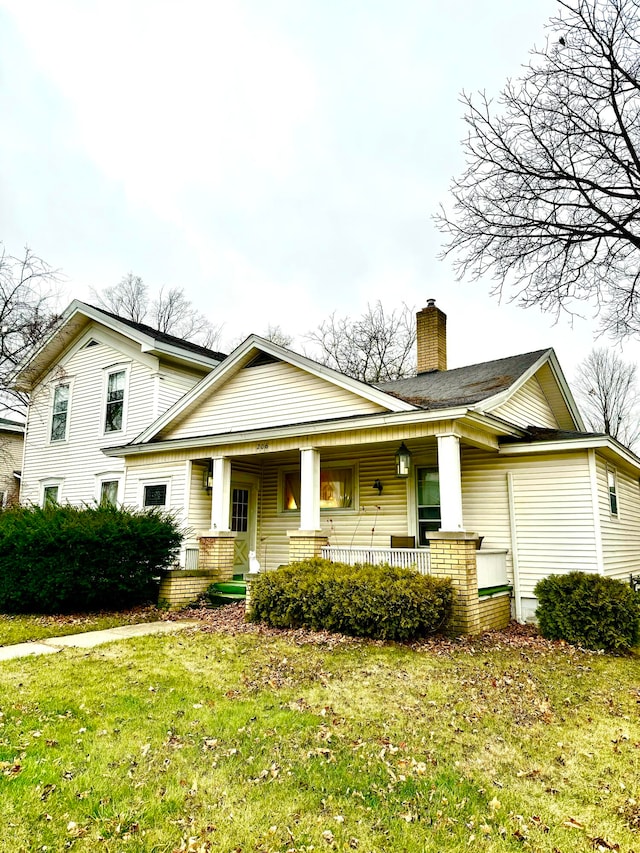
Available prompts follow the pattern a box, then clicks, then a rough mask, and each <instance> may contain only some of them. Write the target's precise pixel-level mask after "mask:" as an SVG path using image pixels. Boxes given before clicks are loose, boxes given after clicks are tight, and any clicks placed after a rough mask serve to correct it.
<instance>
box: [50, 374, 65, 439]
mask: <svg viewBox="0 0 640 853" xmlns="http://www.w3.org/2000/svg"><path fill="white" fill-rule="evenodd" d="M68 424H69V385H68V384H65V385H56V387H55V389H54V392H53V408H52V412H51V441H64V440H65V439H66V437H67V426H68Z"/></svg>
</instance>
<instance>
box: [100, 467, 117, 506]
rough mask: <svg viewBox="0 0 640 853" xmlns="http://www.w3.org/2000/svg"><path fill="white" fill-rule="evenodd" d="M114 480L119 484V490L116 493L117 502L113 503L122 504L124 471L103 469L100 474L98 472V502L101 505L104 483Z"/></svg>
mask: <svg viewBox="0 0 640 853" xmlns="http://www.w3.org/2000/svg"><path fill="white" fill-rule="evenodd" d="M114 482H115V483H117V484H118V490H117V495H116V502H115V504H113V506H120V505H121V504H122V471H102V472H101V473H100V474H96V490H95V501H96V504H98V505H100V504H101V503H102V487H103V485H104V484H105V483H114Z"/></svg>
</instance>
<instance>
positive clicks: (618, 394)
mask: <svg viewBox="0 0 640 853" xmlns="http://www.w3.org/2000/svg"><path fill="white" fill-rule="evenodd" d="M575 389H576V396H577V398H578V402H579V403H580V405H581V408H582V412H583V414H584V416H585V421H586V422H587V425H588V427H589V429H591V430H594V431H597V432H605V433H607V434H608V435H610V436H611V437H612V438H615V439H617V440H618V441H620V442H622V444H624V445H626V446H627V447H630V448H631V449H633V447H634V445H635V444H636V443H637V441H638V439H639V438H640V389H639V388H638V371H637V367H636V365H635V364H632V363H630V362H625V361H623V360H622V359H621V358H619V357H618V356H617V355H616V354H615V353H614V352H612V351H611V350H608V349H593V350H591V352H590V353H589V355H588V356H587V357H586V359H585V360H584V361H583V362H582V364H580V366H579V367H578V371H577V374H576V378H575Z"/></svg>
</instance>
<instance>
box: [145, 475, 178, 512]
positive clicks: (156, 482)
mask: <svg viewBox="0 0 640 853" xmlns="http://www.w3.org/2000/svg"><path fill="white" fill-rule="evenodd" d="M153 486H165V488H166V492H165V496H164V504H163V505H162V506H161V505H160V504H151V505H150V506H147V505H146V504H145V502H144V494H145V490H146V489H147V488H150V487H153ZM139 500H140V506H141V507H142V509H169V508H170V506H171V479H170V478H169V477H145V478H144V479H141V480H140V495H139Z"/></svg>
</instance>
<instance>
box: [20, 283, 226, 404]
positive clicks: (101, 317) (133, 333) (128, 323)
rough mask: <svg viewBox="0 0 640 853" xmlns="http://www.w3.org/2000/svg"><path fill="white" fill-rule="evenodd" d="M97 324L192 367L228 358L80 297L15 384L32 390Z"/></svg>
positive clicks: (208, 367)
mask: <svg viewBox="0 0 640 853" xmlns="http://www.w3.org/2000/svg"><path fill="white" fill-rule="evenodd" d="M93 323H98V324H100V325H102V326H105V327H106V328H107V329H110V330H111V331H113V332H117V333H118V334H120V335H123V336H124V337H126V338H128V339H130V340H131V341H133V342H135V343H136V344H138V345H139V346H140V349H141V350H142V352H148V353H150V354H153V355H155V356H157V357H158V358H163V359H166V360H169V361H172V362H175V363H176V364H178V365H182V366H184V367H188V368H190V369H191V370H199V371H201V372H202V371H203V370H211V369H212V368H214V367H215V366H217V365H218V364H219V363H220V362H221V361H222V360H223V359H224V358H225V356H224V354H223V353H219V352H216V351H214V350H209V349H207V348H206V347H201V346H199V345H198V344H193V343H191V342H190V341H184V340H182V339H180V338H177V337H175V336H174V335H168V334H166V333H164V332H160V331H158V330H157V329H153V328H152V327H151V326H146V325H145V324H143V323H135V322H134V321H133V320H128V319H126V318H124V317H118V316H117V315H115V314H112V313H110V312H109V311H103V310H102V309H101V308H96V307H95V306H94V305H89V304H87V303H85V302H80V301H79V300H77V299H76V300H74V301H73V302H72V303H71V304H70V305H69V307H68V308H67V309H66V310H65V311H64V313H63V315H62V317H61V319H60V322H59V323H58V325H57V326H56V328H55V329H54V330H53V331H52V332H51V333H50V334H49V335H48V336H47V338H46V339H45V340H44V341H43V343H42V344H41V345H40V346H39V347H38V348H37V349H36V350H35V352H34V353H32V355H31V356H30V357H29V358H28V359H27V360H26V361H25V362H24V363H23V364H22V365H21V366H20V367H19V368H18V370H17V371H16V374H15V377H14V385H15V387H16V388H17V389H18V390H21V391H30V390H31V389H32V388H33V387H34V385H35V384H36V383H37V382H38V381H39V379H40V378H41V377H42V376H43V375H45V374H46V373H47V372H48V371H49V370H51V368H52V367H53V366H54V365H55V364H56V363H57V362H58V361H59V359H60V358H61V357H62V356H63V355H64V353H65V352H66V351H68V349H69V348H70V347H71V346H73V344H74V343H75V342H76V341H77V340H78V339H79V338H80V337H81V335H82V334H83V332H84V331H85V330H86V329H87V327H88V326H89V325H90V324H93Z"/></svg>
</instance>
